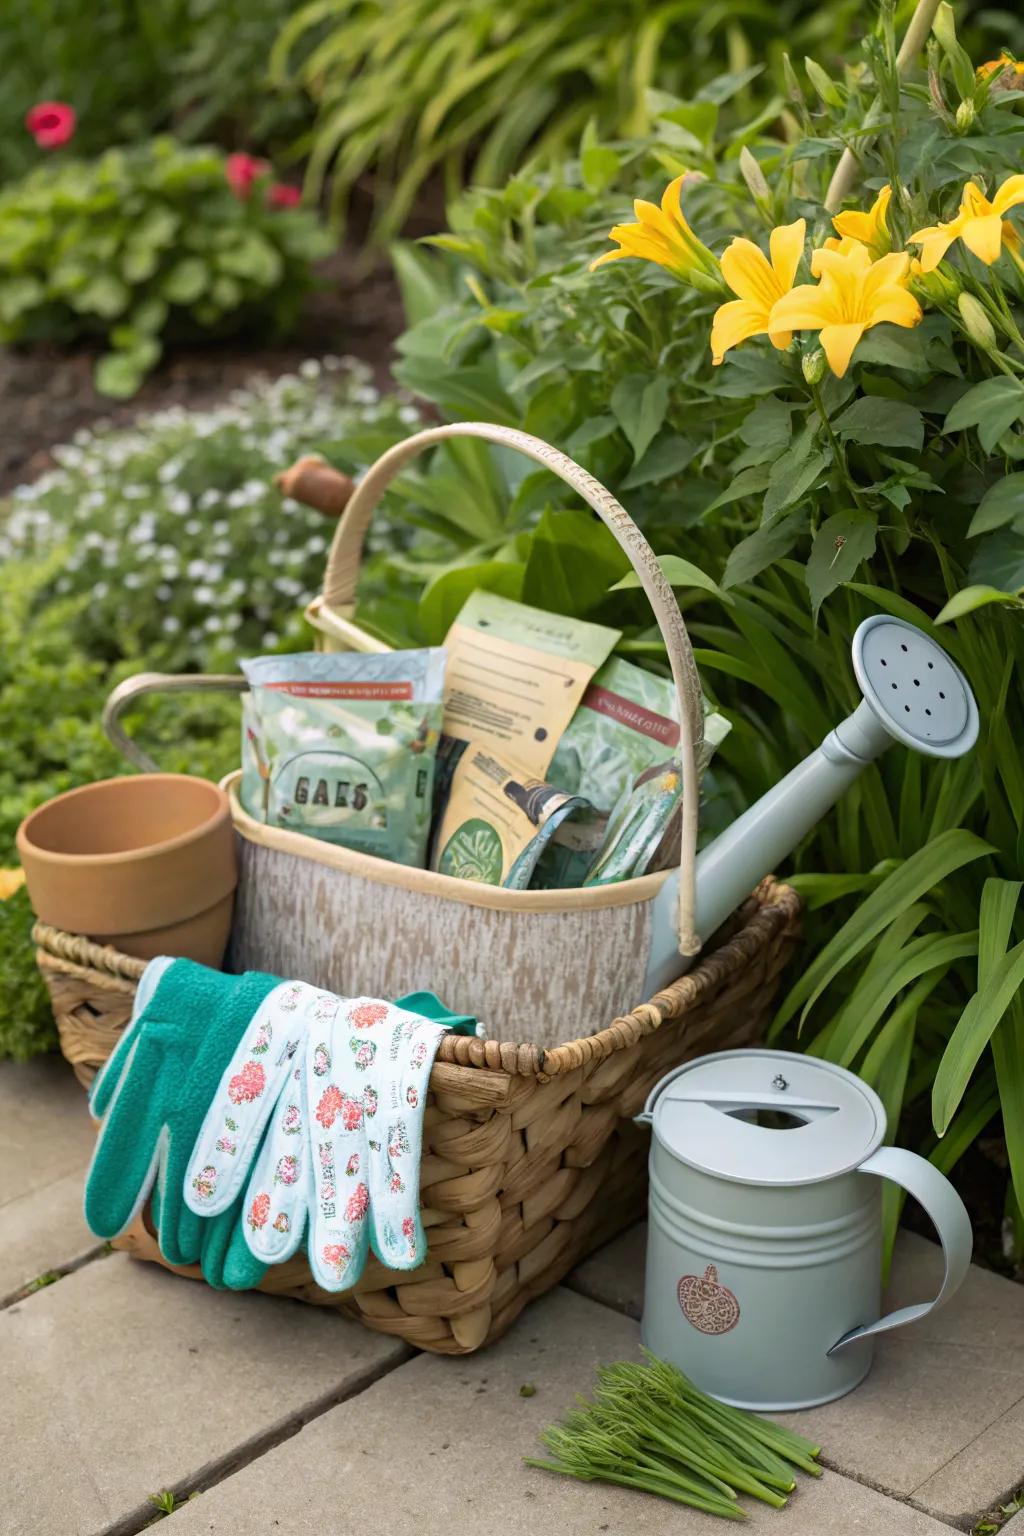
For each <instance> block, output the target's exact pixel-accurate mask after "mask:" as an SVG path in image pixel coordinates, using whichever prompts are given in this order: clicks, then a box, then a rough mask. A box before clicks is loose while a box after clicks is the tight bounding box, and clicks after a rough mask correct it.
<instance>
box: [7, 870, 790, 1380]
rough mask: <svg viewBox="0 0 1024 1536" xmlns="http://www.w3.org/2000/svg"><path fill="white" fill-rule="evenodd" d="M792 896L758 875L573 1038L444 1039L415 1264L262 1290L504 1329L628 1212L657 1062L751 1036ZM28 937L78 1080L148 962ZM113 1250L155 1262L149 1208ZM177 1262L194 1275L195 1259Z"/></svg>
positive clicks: (433, 1333)
mask: <svg viewBox="0 0 1024 1536" xmlns="http://www.w3.org/2000/svg"><path fill="white" fill-rule="evenodd" d="M799 907H800V904H799V901H798V898H797V897H796V895H795V893H794V892H793V891H792V890H790V889H789V887H788V886H785V885H779V884H777V883H776V882H775V881H773V880H765V881H764V882H762V884H761V885H760V886H759V888H758V889H757V891H755V893H754V895H753V896H752V897H751V898H750V900H749V901H748V902H747V903H746V905H745V906H744V907H743V908H742V909H741V911H740V912H739V913H737V914H736V916H735V918H734V919H733V921H732V922H731V923H730V924H729V925H728V927H727V928H726V929H724V930H722V931H721V932H720V933H719V934H717V935H716V936H715V938H714V939H712V940H711V942H710V944H709V945H707V946H706V947H705V951H704V953H703V954H702V956H701V959H700V961H699V963H698V964H697V965H696V966H695V967H694V968H693V970H691V971H690V972H689V973H688V974H687V975H686V976H683V977H682V978H681V979H680V980H679V981H678V982H676V983H675V984H674V985H673V986H671V987H668V988H666V990H665V991H664V992H660V993H659V994H658V995H657V997H655V998H653V999H652V1000H651V1002H649V1003H646V1004H643V1005H642V1006H641V1007H639V1008H636V1009H634V1011H633V1012H632V1013H630V1014H628V1015H626V1016H625V1017H624V1018H620V1019H616V1020H615V1021H614V1023H612V1024H611V1025H610V1026H609V1028H607V1029H604V1030H602V1031H601V1032H600V1033H598V1034H595V1035H591V1036H589V1037H587V1038H586V1039H581V1040H575V1041H572V1042H571V1043H570V1044H567V1045H561V1046H556V1047H555V1048H553V1049H551V1050H548V1051H540V1050H538V1049H537V1048H536V1047H535V1046H531V1045H515V1044H510V1043H506V1042H502V1041H498V1040H476V1039H471V1038H467V1037H464V1036H460V1035H448V1036H446V1037H445V1038H444V1039H443V1040H442V1042H441V1047H440V1050H439V1052H438V1056H437V1060H436V1061H435V1064H434V1069H433V1071H432V1073H431V1077H430V1094H429V1097H428V1100H427V1108H426V1112H425V1117H424V1146H423V1162H422V1167H421V1175H420V1199H421V1202H422V1205H423V1220H424V1225H425V1226H426V1228H427V1237H428V1252H427V1258H426V1262H425V1263H424V1264H423V1265H422V1266H421V1267H420V1268H419V1269H416V1270H413V1271H411V1272H410V1273H409V1274H407V1275H403V1277H402V1278H401V1279H400V1280H398V1281H397V1283H396V1276H395V1274H394V1272H393V1271H390V1270H386V1269H384V1268H383V1267H382V1266H381V1265H380V1264H379V1263H378V1262H377V1261H376V1260H375V1259H373V1258H371V1259H370V1261H369V1262H368V1264H367V1267H366V1269H365V1271H364V1274H363V1278H362V1279H361V1280H360V1282H359V1284H358V1286H356V1288H355V1289H354V1290H352V1291H349V1292H346V1293H343V1294H340V1295H333V1294H331V1293H329V1292H327V1291H323V1290H321V1289H320V1287H319V1286H317V1285H316V1284H315V1283H314V1281H313V1279H312V1276H311V1274H310V1271H309V1266H308V1264H307V1262H306V1259H305V1256H304V1255H303V1256H297V1257H296V1258H294V1259H292V1260H290V1261H289V1262H288V1263H287V1264H282V1265H279V1266H277V1267H275V1268H272V1269H270V1270H269V1271H268V1273H267V1276H266V1278H265V1279H264V1281H263V1284H262V1286H261V1289H262V1290H264V1291H268V1292H271V1293H273V1294H275V1295H283V1296H293V1297H297V1298H298V1299H300V1300H302V1301H307V1302H312V1303H313V1304H315V1305H318V1306H333V1307H340V1308H341V1309H342V1310H343V1311H345V1312H347V1313H349V1314H351V1315H352V1316H353V1317H356V1318H358V1319H359V1320H360V1321H361V1322H363V1323H365V1324H366V1325H367V1326H368V1327H370V1328H374V1329H376V1330H377V1331H378V1332H380V1333H389V1334H394V1335H396V1336H397V1337H399V1338H403V1339H405V1340H406V1341H407V1342H408V1343H409V1344H413V1345H415V1346H416V1347H418V1348H420V1349H428V1350H433V1351H435V1352H437V1353H440V1354H453V1355H454V1354H468V1353H469V1352H470V1351H471V1350H474V1349H479V1348H480V1347H481V1345H484V1344H487V1343H490V1342H491V1341H492V1340H493V1339H496V1338H499V1337H500V1335H501V1334H503V1333H504V1332H505V1330H506V1329H507V1328H508V1327H509V1326H510V1324H511V1323H512V1322H513V1321H514V1320H515V1318H516V1317H517V1316H518V1314H519V1313H520V1312H521V1310H522V1309H523V1307H524V1306H526V1304H527V1303H528V1302H529V1301H531V1300H532V1299H533V1298H534V1297H536V1296H539V1295H541V1294H542V1293H543V1292H544V1291H546V1290H549V1289H550V1287H551V1286H553V1285H556V1284H557V1283H558V1281H559V1280H561V1278H562V1276H563V1275H564V1274H566V1272H567V1271H568V1270H569V1269H571V1268H572V1266H573V1265H574V1264H575V1263H577V1262H578V1260H579V1259H580V1258H582V1256H583V1255H584V1254H586V1253H588V1252H589V1251H590V1250H591V1249H593V1248H594V1247H596V1246H597V1245H598V1244H599V1243H601V1242H604V1241H605V1240H606V1239H607V1238H609V1237H611V1236H613V1235H614V1234H615V1233H616V1232H618V1231H620V1230H621V1229H622V1228H623V1227H625V1226H627V1225H628V1224H629V1223H630V1222H632V1221H635V1220H636V1218H637V1215H638V1214H639V1213H640V1211H641V1209H642V1205H643V1200H644V1193H645V1189H646V1147H647V1138H646V1136H644V1135H643V1133H641V1132H640V1131H638V1130H637V1129H636V1127H635V1126H634V1125H633V1124H632V1117H633V1115H635V1114H636V1113H637V1112H638V1111H639V1110H640V1109H641V1108H642V1107H643V1104H644V1101H645V1099H646V1097H647V1094H648V1092H649V1090H650V1088H651V1087H652V1086H653V1084H654V1083H655V1082H657V1081H658V1079H659V1078H660V1077H662V1076H663V1075H664V1073H666V1072H667V1071H669V1070H670V1068H672V1067H674V1066H677V1065H678V1064H679V1063H680V1062H682V1061H685V1060H686V1059H687V1058H688V1057H691V1056H696V1055H700V1054H701V1053H702V1052H703V1051H707V1050H711V1049H716V1050H717V1049H723V1050H724V1049H729V1048H732V1047H735V1046H741V1045H748V1044H751V1043H752V1042H754V1041H756V1040H757V1039H758V1038H759V1037H760V1034H761V1032H762V1030H763V1028H764V1024H765V1022H766V1020H767V1017H768V1015H769V1012H770V1009H771V1003H772V997H773V994H774V990H775V983H776V980H777V977H778V975H779V972H780V971H781V969H782V967H783V965H784V964H785V962H786V959H787V958H788V956H789V954H790V952H791V950H792V947H793V944H794V942H795V939H796V934H797V923H798V918H799ZM34 938H35V941H36V944H37V946H38V949H37V960H38V963H39V967H40V970H41V971H42V974H43V976H44V977H45V979H46V982H47V985H48V987H49V990H50V995H51V998H52V1001H53V1010H54V1014H55V1016H56V1019H57V1025H58V1028H59V1030H60V1039H61V1048H62V1050H63V1052H64V1054H65V1056H66V1057H67V1058H68V1060H69V1061H70V1062H71V1064H72V1066H73V1067H74V1069H75V1073H76V1075H77V1076H78V1079H79V1081H80V1082H81V1083H82V1084H83V1085H88V1084H89V1083H90V1082H91V1081H92V1078H93V1076H94V1075H95V1073H96V1071H97V1069H98V1068H99V1067H100V1066H101V1065H102V1063H103V1062H104V1061H105V1060H106V1058H107V1057H108V1056H109V1055H110V1052H111V1051H112V1050H113V1047H114V1045H115V1044H116V1042H117V1039H118V1036H119V1035H120V1033H121V1030H122V1029H123V1028H124V1026H125V1024H126V1023H127V1021H128V1019H129V1017H130V1015H131V1008H132V1000H133V997H134V993H135V987H136V984H137V982H138V979H139V977H140V975H141V974H142V971H143V969H144V962H143V961H141V960H135V959H132V958H131V957H129V956H128V955H122V954H118V953H117V951H115V950H113V949H110V948H102V947H101V946H99V945H97V944H93V943H90V942H89V940H87V939H83V938H78V937H76V936H74V935H71V934H66V933H59V932H58V931H57V930H56V929H53V928H48V927H46V926H45V925H44V924H42V923H40V924H37V925H36V928H35V929H34ZM114 1246H115V1247H117V1248H124V1249H127V1250H128V1251H129V1252H130V1253H133V1254H135V1256H136V1257H138V1258H142V1259H149V1260H153V1261H155V1262H157V1263H163V1262H164V1261H163V1259H162V1258H161V1256H160V1251H159V1249H158V1247H157V1244H156V1240H155V1238H154V1236H153V1234H152V1232H151V1230H150V1228H149V1226H148V1225H147V1223H146V1220H145V1217H141V1218H139V1220H137V1221H136V1222H135V1224H134V1225H133V1226H132V1227H131V1228H130V1229H129V1230H128V1232H126V1233H125V1235H124V1236H123V1237H121V1238H119V1239H118V1240H117V1241H116V1242H115V1244H114ZM166 1267H168V1268H170V1267H171V1266H166ZM178 1273H181V1274H186V1275H189V1276H190V1277H192V1278H194V1279H200V1278H201V1275H200V1271H199V1269H198V1268H195V1269H186V1270H180V1271H178Z"/></svg>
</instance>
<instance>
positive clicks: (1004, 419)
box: [942, 376, 1024, 453]
mask: <svg viewBox="0 0 1024 1536" xmlns="http://www.w3.org/2000/svg"><path fill="white" fill-rule="evenodd" d="M1022 416H1024V385H1022V384H1020V383H1018V381H1017V380H1016V379H1008V378H1004V377H1002V376H1000V377H999V378H998V379H986V380H985V381H984V383H982V384H975V386H974V388H973V389H969V390H968V391H967V393H966V394H965V395H961V396H960V399H959V400H958V401H957V402H956V404H955V405H954V406H953V409H952V410H951V411H950V412H949V414H948V415H947V417H946V420H945V421H944V423H943V426H942V430H943V431H944V432H960V431H963V430H964V428H966V427H977V428H978V441H979V442H980V444H981V446H982V448H984V450H985V452H986V453H991V452H992V449H993V448H994V447H995V445H996V443H997V442H998V441H999V439H1000V438H1001V437H1002V435H1003V433H1004V432H1005V431H1006V430H1007V428H1008V427H1012V426H1013V424H1014V422H1015V421H1019V420H1020V419H1021V417H1022Z"/></svg>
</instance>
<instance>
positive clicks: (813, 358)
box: [800, 347, 827, 385]
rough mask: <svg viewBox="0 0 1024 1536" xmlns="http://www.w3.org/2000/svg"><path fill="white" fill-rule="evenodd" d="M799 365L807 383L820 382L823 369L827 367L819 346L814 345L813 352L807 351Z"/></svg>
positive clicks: (822, 376)
mask: <svg viewBox="0 0 1024 1536" xmlns="http://www.w3.org/2000/svg"><path fill="white" fill-rule="evenodd" d="M800 367H801V368H802V369H803V375H804V378H805V379H806V380H807V382H808V384H811V385H814V384H820V383H821V381H822V379H823V378H824V377H825V369H826V367H827V363H826V361H825V354H824V352H823V351H822V350H821V348H820V347H815V349H814V351H813V352H808V353H807V354H806V355H805V357H804V358H803V361H802V362H801V364H800Z"/></svg>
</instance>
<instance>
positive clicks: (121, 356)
mask: <svg viewBox="0 0 1024 1536" xmlns="http://www.w3.org/2000/svg"><path fill="white" fill-rule="evenodd" d="M145 376H146V367H145V365H144V363H143V362H142V361H141V360H140V359H139V358H138V357H136V356H135V355H134V354H133V353H131V352H107V353H106V354H105V355H104V356H103V357H101V358H100V359H99V361H98V362H97V364H96V367H95V370H94V372H93V382H94V383H95V385H96V388H97V390H98V391H99V393H100V394H101V395H109V396H110V398H111V399H113V400H127V399H129V398H130V397H131V396H132V395H134V394H135V392H136V391H137V389H138V388H139V386H140V384H141V383H142V381H143V379H144V378H145Z"/></svg>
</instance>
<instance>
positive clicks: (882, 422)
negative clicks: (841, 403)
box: [835, 395, 924, 453]
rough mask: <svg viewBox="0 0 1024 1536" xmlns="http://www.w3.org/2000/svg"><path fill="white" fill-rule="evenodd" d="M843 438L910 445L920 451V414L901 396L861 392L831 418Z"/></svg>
mask: <svg viewBox="0 0 1024 1536" xmlns="http://www.w3.org/2000/svg"><path fill="white" fill-rule="evenodd" d="M835 429H836V431H837V432H838V433H839V436H840V437H841V438H842V439H843V440H844V442H854V443H863V444H877V445H878V446H879V447H881V448H912V449H913V450H914V452H915V453H920V451H921V446H922V444H923V442H924V417H923V416H922V415H921V412H920V411H919V410H917V409H916V408H915V407H914V406H912V405H907V404H905V402H904V401H902V400H881V399H878V398H876V397H875V396H872V395H862V396H861V398H860V399H859V400H855V401H854V402H853V404H852V405H851V406H849V407H848V408H847V409H846V410H845V411H844V412H843V414H842V415H841V416H840V417H839V419H838V420H837V421H836V422H835Z"/></svg>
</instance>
